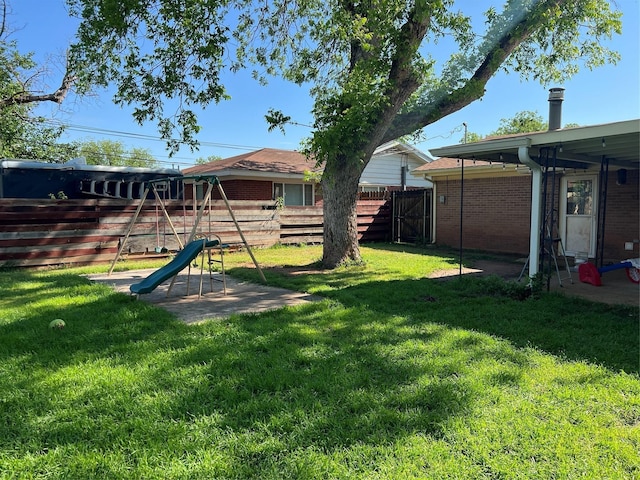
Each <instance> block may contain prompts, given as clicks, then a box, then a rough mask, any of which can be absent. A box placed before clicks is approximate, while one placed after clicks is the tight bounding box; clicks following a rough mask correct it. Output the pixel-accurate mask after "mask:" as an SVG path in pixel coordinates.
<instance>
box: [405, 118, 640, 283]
mask: <svg viewBox="0 0 640 480" xmlns="http://www.w3.org/2000/svg"><path fill="white" fill-rule="evenodd" d="M431 153H432V154H434V155H437V156H441V157H443V158H439V159H437V160H434V161H433V162H431V163H429V164H427V165H423V166H422V167H419V168H417V169H415V170H413V171H412V174H413V175H414V176H418V177H422V178H425V179H428V180H430V181H432V182H433V183H434V198H435V201H434V217H435V228H434V230H435V231H434V237H433V239H434V241H435V243H438V244H441V245H448V246H456V247H459V246H460V238H461V236H462V246H463V247H464V248H473V249H481V250H487V251H496V252H510V253H517V254H523V255H527V254H529V255H530V256H531V258H538V257H539V255H540V253H541V250H544V242H545V238H554V239H555V238H560V239H561V240H562V245H563V247H564V250H565V251H566V255H567V256H568V257H575V256H578V255H580V256H588V257H589V258H592V259H595V261H596V264H598V265H599V266H601V265H603V264H606V263H610V262H613V263H615V262H619V261H621V260H624V259H628V258H635V257H639V256H640V254H639V253H638V248H639V238H640V225H639V223H640V221H639V219H640V212H639V205H640V201H639V184H640V177H639V171H640V170H639V169H640V120H629V121H623V122H616V123H611V124H605V125H595V126H587V127H577V128H566V129H560V128H556V129H554V130H550V131H547V132H536V133H529V134H519V135H511V136H507V137H502V138H495V139H487V140H483V141H480V142H475V143H469V144H458V145H451V146H447V147H442V148H437V149H433V150H432V151H431ZM461 198H462V203H461ZM461 205H462V206H461ZM461 218H462V226H461V221H460V219H461ZM541 233H544V235H541ZM558 246H559V243H556V248H557V247H558ZM537 268H538V265H537V262H531V263H530V270H529V274H530V275H531V276H533V275H535V273H537Z"/></svg>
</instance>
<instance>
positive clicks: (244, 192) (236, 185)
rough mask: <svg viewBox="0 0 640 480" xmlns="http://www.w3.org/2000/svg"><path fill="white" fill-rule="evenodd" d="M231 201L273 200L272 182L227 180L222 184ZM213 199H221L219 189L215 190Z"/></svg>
mask: <svg viewBox="0 0 640 480" xmlns="http://www.w3.org/2000/svg"><path fill="white" fill-rule="evenodd" d="M220 183H221V184H222V188H223V189H224V193H225V194H226V195H227V198H228V199H229V200H272V197H273V188H272V182H271V181H262V180H225V181H223V182H220ZM213 198H214V199H216V200H217V199H220V194H219V192H218V189H216V188H214V190H213Z"/></svg>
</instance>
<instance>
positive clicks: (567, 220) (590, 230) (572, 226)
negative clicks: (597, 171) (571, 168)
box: [560, 175, 598, 258]
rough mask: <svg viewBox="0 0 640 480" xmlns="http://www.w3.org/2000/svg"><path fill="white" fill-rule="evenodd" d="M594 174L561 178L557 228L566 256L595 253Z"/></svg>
mask: <svg viewBox="0 0 640 480" xmlns="http://www.w3.org/2000/svg"><path fill="white" fill-rule="evenodd" d="M597 186H598V176H597V175H579V176H577V175H576V176H565V177H562V186H561V194H560V195H561V196H560V200H561V203H560V229H561V232H562V241H563V242H564V249H565V251H566V254H567V255H568V256H575V255H576V254H585V253H586V254H588V255H589V257H591V258H593V257H595V254H596V222H597V211H596V210H597V205H598V203H597V200H598V199H597Z"/></svg>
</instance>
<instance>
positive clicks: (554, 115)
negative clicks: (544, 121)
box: [549, 87, 564, 130]
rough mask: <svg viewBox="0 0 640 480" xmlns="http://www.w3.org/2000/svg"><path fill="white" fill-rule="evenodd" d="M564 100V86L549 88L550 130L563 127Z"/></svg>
mask: <svg viewBox="0 0 640 480" xmlns="http://www.w3.org/2000/svg"><path fill="white" fill-rule="evenodd" d="M563 100H564V88H561V87H554V88H550V89H549V130H559V129H560V128H562V101H563Z"/></svg>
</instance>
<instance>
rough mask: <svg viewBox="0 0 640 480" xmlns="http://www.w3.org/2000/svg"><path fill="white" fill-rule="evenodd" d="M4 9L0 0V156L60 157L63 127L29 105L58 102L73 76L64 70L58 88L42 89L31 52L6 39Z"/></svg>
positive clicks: (63, 153)
mask: <svg viewBox="0 0 640 480" xmlns="http://www.w3.org/2000/svg"><path fill="white" fill-rule="evenodd" d="M8 11H9V3H8V2H7V1H0V156H2V157H6V158H19V159H29V160H45V161H49V162H59V161H64V160H65V159H66V158H68V155H69V153H70V152H71V150H72V146H70V145H65V144H59V143H58V139H59V137H60V134H61V133H62V131H63V128H62V127H55V126H50V125H48V124H47V123H46V122H44V119H42V118H39V117H36V116H34V114H33V109H34V106H35V105H37V104H38V103H41V102H55V103H58V104H60V103H62V102H63V101H64V99H65V98H66V96H67V94H68V93H69V91H70V90H71V87H72V85H73V82H74V78H75V77H74V76H73V75H71V74H66V75H65V76H64V78H63V80H62V83H61V85H60V87H59V88H58V89H56V90H55V91H53V92H52V93H43V91H42V88H43V87H42V85H41V83H40V82H41V80H42V71H43V69H42V68H39V66H38V65H37V64H36V62H35V61H34V59H33V53H32V52H29V53H22V52H21V51H20V49H19V47H18V44H17V42H16V41H15V40H10V33H11V32H10V29H9V22H8Z"/></svg>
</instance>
